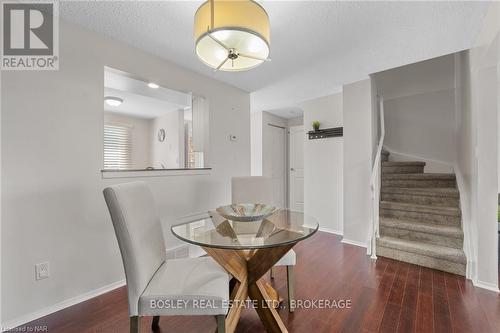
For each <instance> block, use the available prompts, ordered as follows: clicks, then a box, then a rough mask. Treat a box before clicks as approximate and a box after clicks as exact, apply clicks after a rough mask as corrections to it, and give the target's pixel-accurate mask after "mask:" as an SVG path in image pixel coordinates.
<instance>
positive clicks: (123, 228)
mask: <svg viewBox="0 0 500 333" xmlns="http://www.w3.org/2000/svg"><path fill="white" fill-rule="evenodd" d="M104 198H105V200H106V204H107V205H108V209H109V213H110V215H111V220H112V221H113V227H114V229H115V233H116V238H117V240H118V246H119V247H120V252H121V255H122V260H123V266H124V268H125V277H126V279H127V290H128V300H129V313H130V316H137V315H138V301H139V297H140V296H141V294H142V293H143V291H144V289H145V288H146V286H147V285H148V283H149V281H150V280H151V278H152V276H153V274H154V273H155V272H156V271H157V270H158V268H159V267H160V266H161V265H162V263H163V262H164V261H165V242H164V239H163V231H162V228H161V224H160V219H159V217H158V215H157V212H156V206H155V203H154V198H153V194H152V193H151V191H150V189H149V187H148V186H147V185H146V184H145V183H144V182H133V183H127V184H119V185H113V186H110V187H108V188H106V189H104Z"/></svg>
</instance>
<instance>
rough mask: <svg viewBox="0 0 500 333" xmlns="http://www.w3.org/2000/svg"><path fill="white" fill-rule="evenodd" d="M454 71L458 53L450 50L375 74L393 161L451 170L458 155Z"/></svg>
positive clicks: (439, 170) (430, 169)
mask: <svg viewBox="0 0 500 333" xmlns="http://www.w3.org/2000/svg"><path fill="white" fill-rule="evenodd" d="M454 70H455V68H454V56H453V55H447V56H443V57H438V58H434V59H430V60H426V61H422V62H418V63H415V64H410V65H407V66H402V67H399V68H395V69H390V70H387V71H384V72H381V73H377V74H374V78H375V81H376V84H377V91H378V94H379V95H381V96H382V97H383V98H384V114H385V128H386V135H385V140H384V146H385V147H386V148H387V149H388V150H389V151H390V152H391V153H392V154H391V156H390V158H391V159H392V160H423V161H425V162H427V165H426V170H425V171H426V172H451V170H452V166H453V164H454V162H455V154H456V144H455V130H456V128H455V127H456V126H455V80H454V78H455V73H454ZM423 131H425V135H422V133H423Z"/></svg>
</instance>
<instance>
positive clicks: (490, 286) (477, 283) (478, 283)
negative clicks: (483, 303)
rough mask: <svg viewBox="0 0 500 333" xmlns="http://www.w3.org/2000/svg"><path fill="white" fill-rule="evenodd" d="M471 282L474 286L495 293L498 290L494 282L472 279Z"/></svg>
mask: <svg viewBox="0 0 500 333" xmlns="http://www.w3.org/2000/svg"><path fill="white" fill-rule="evenodd" d="M472 284H473V285H474V287H478V288H482V289H487V290H490V291H494V292H496V293H498V292H500V290H499V289H498V286H497V285H496V284H494V283H489V282H482V281H475V282H474V281H472Z"/></svg>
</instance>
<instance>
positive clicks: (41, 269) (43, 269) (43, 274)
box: [35, 262, 50, 280]
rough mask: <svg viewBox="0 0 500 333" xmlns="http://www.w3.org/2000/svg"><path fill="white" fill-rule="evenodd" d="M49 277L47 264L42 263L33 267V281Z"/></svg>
mask: <svg viewBox="0 0 500 333" xmlns="http://www.w3.org/2000/svg"><path fill="white" fill-rule="evenodd" d="M49 276H50V271H49V263H48V262H42V263H39V264H36V265H35V280H43V279H47V278H48V277H49Z"/></svg>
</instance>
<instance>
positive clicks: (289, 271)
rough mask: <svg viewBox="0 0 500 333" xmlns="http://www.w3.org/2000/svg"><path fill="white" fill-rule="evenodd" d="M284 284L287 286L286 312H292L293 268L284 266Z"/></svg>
mask: <svg viewBox="0 0 500 333" xmlns="http://www.w3.org/2000/svg"><path fill="white" fill-rule="evenodd" d="M286 280H287V281H286V282H287V286H288V311H289V312H293V311H294V305H295V304H293V303H295V302H294V301H293V300H294V297H295V295H294V294H295V290H294V288H295V278H294V276H293V266H286Z"/></svg>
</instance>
